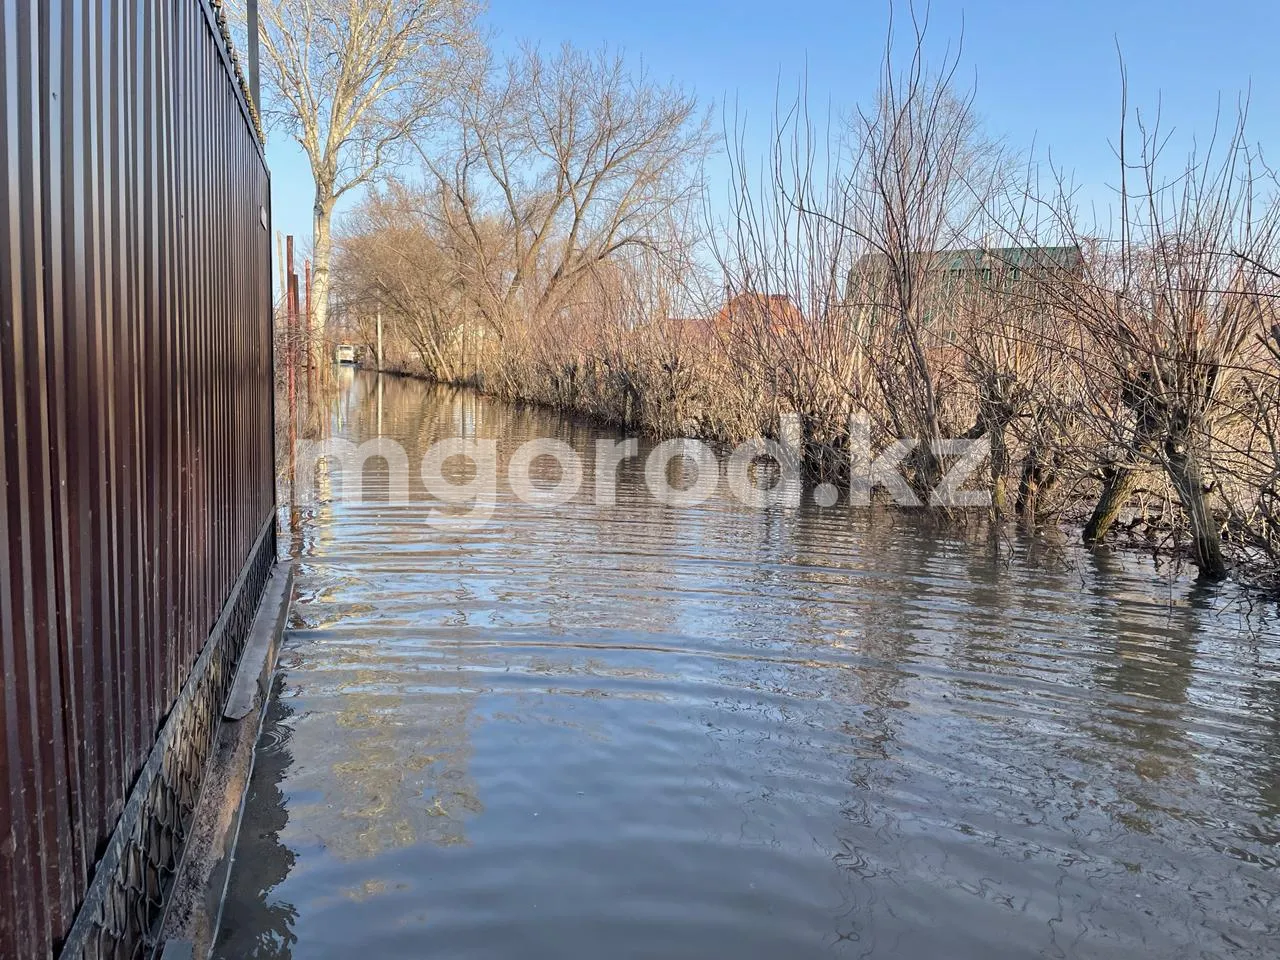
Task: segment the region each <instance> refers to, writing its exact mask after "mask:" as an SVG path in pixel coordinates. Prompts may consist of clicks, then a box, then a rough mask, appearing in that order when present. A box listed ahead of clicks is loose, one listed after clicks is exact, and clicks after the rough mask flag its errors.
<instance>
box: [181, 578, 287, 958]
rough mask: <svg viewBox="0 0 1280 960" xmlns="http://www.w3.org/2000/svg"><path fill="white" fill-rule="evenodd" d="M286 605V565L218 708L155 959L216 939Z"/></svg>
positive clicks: (273, 581) (192, 952) (195, 954)
mask: <svg viewBox="0 0 1280 960" xmlns="http://www.w3.org/2000/svg"><path fill="white" fill-rule="evenodd" d="M292 599H293V564H292V563H291V562H289V561H283V562H281V563H279V564H277V566H276V568H275V569H274V570H273V571H272V573H271V576H270V578H269V579H268V580H267V584H266V587H265V588H264V590H263V594H262V603H261V604H260V605H259V607H258V613H257V616H256V618H255V619H254V621H253V625H252V627H251V628H250V630H249V636H248V639H247V641H246V643H245V649H244V654H243V655H242V657H241V659H240V666H239V668H238V670H237V673H236V677H235V680H234V682H233V683H232V686H231V692H230V694H229V695H228V696H227V702H226V705H225V707H224V708H223V717H222V722H221V723H220V724H219V726H218V733H217V738H216V740H215V742H214V747H213V755H212V757H211V758H210V761H209V767H208V771H207V773H206V775H205V782H204V786H203V787H202V789H201V791H200V801H199V803H198V804H197V805H196V811H195V817H194V820H193V823H192V827H191V832H190V835H189V837H188V839H187V844H186V852H185V854H184V857H183V862H182V865H181V866H180V867H179V869H178V873H177V876H176V877H175V880H174V885H173V894H172V897H171V899H170V902H169V907H168V910H167V912H166V914H165V918H164V921H163V923H162V925H161V935H160V951H159V952H158V955H159V956H160V957H161V958H162V960H168V958H170V957H184V958H195V960H205V958H207V957H209V955H210V954H211V953H212V951H213V947H214V944H215V943H216V941H217V936H218V923H219V920H220V918H221V914H222V901H223V897H224V896H225V894H226V889H227V881H228V879H229V878H230V875H231V863H232V859H233V857H234V854H235V848H236V840H237V838H238V837H239V834H240V822H241V819H242V816H243V813H244V800H245V795H246V793H247V792H248V787H249V778H250V776H251V774H252V773H253V755H254V747H255V745H256V744H257V741H258V733H259V731H260V729H261V727H262V718H263V716H264V715H265V713H266V707H267V702H268V701H269V700H270V699H271V681H272V677H273V675H274V673H275V664H276V657H277V655H278V654H279V652H280V642H281V639H282V637H283V635H284V630H285V625H286V622H287V619H288V614H289V606H290V603H291V601H292Z"/></svg>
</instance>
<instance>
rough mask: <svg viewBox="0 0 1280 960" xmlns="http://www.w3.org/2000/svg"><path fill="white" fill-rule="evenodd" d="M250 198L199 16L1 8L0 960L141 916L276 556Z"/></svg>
mask: <svg viewBox="0 0 1280 960" xmlns="http://www.w3.org/2000/svg"><path fill="white" fill-rule="evenodd" d="M268 205H269V198H268V176H267V170H266V164H265V161H264V157H263V152H262V147H261V144H260V142H259V139H258V136H257V134H256V133H255V128H254V124H253V121H252V117H251V112H250V109H249V107H248V104H247V102H246V99H245V97H244V96H243V94H242V89H241V84H240V83H239V82H238V79H237V76H236V72H235V68H234V64H233V61H232V58H231V56H230V54H229V52H228V50H227V47H226V44H225V42H224V39H223V34H222V32H221V27H220V24H219V22H218V18H217V14H216V12H215V10H214V9H213V8H212V7H211V6H210V5H209V3H208V2H207V0H112V2H109V3H102V2H101V0H0V227H2V228H3V229H4V231H5V235H4V240H3V243H0V424H2V425H3V431H4V432H3V437H2V438H0V477H2V478H3V482H4V488H5V499H4V508H3V510H2V511H0V557H3V560H4V567H3V571H0V658H2V661H0V667H2V669H3V671H4V695H3V697H0V775H2V776H3V778H4V782H3V784H0V957H5V958H8V957H46V956H53V955H57V954H59V953H60V952H61V953H62V954H63V955H64V956H73V955H74V956H138V955H140V954H141V953H142V952H143V951H144V949H145V948H146V946H147V945H148V938H149V936H150V934H151V932H152V931H153V930H154V927H155V924H156V922H157V920H158V918H159V911H160V908H161V903H162V901H163V898H164V893H165V889H166V884H167V882H168V880H169V878H170V876H171V875H172V871H173V869H174V867H175V866H176V862H177V858H178V857H179V855H180V851H181V847H182V842H183V840H184V839H185V833H186V830H187V828H188V827H189V824H190V814H191V810H192V808H193V806H194V803H195V799H196V794H197V791H198V787H199V782H200V777H201V773H202V770H203V767H204V761H205V758H206V757H207V755H208V750H209V743H210V742H211V739H212V735H213V728H214V725H215V723H216V718H217V714H218V711H219V709H220V707H221V703H222V698H223V697H224V696H225V693H226V688H227V685H228V684H229V682H230V678H231V677H230V675H231V672H232V671H233V668H234V665H235V662H236V659H237V658H238V656H239V650H240V647H241V645H242V644H243V639H244V633H245V631H246V630H247V627H248V623H249V621H250V620H251V619H252V614H253V611H254V608H255V607H256V605H257V602H258V597H259V595H260V593H261V589H262V584H263V583H264V582H265V579H266V576H267V573H268V572H269V569H270V566H271V563H272V562H273V560H274V550H275V541H274V530H273V526H272V523H273V509H272V507H273V501H274V469H273V464H272V439H271V432H272V412H271V411H272V366H271V364H272V360H271V331H270V276H269V271H270V261H269V245H268V229H267V228H268V224H269V212H268Z"/></svg>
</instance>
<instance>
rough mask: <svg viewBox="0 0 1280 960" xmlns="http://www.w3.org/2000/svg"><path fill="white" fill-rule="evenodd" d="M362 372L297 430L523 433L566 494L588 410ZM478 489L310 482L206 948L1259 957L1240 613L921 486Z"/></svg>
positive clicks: (1262, 802)
mask: <svg viewBox="0 0 1280 960" xmlns="http://www.w3.org/2000/svg"><path fill="white" fill-rule="evenodd" d="M375 382H376V381H375V380H374V379H373V378H370V377H367V376H364V375H357V376H355V377H353V378H352V379H351V381H350V383H349V384H346V385H345V386H344V389H343V391H342V392H341V393H340V394H339V395H338V397H337V399H336V400H335V402H334V407H333V412H332V415H331V417H330V423H331V425H332V428H333V430H334V431H335V433H336V434H337V435H341V436H345V437H348V438H350V439H353V440H356V441H360V440H363V439H366V438H368V437H372V436H375V435H377V433H378V430H379V424H381V430H382V431H383V433H384V434H385V435H387V436H391V437H394V438H396V439H398V440H401V441H402V442H404V443H405V445H406V447H407V448H409V451H408V452H409V456H410V462H411V463H417V462H420V459H421V453H422V451H423V449H425V447H426V446H427V445H429V444H430V443H431V442H432V441H433V440H434V439H437V438H440V437H444V436H456V435H459V434H463V433H466V434H468V435H473V436H476V437H481V438H484V437H494V438H496V439H497V440H498V441H499V450H500V456H501V457H509V456H510V454H511V452H512V451H513V450H514V449H515V447H516V446H518V445H519V443H520V442H522V441H523V440H524V439H527V438H530V437H533V436H556V437H559V438H561V439H564V440H566V441H568V442H569V443H571V444H572V445H573V446H574V447H575V449H578V450H579V451H581V452H582V453H583V454H584V457H586V458H587V460H588V464H587V468H588V470H587V477H588V482H587V484H586V487H587V488H588V489H590V485H591V484H590V477H591V464H590V456H591V453H592V449H593V447H592V444H593V442H594V440H595V439H596V438H598V437H601V436H612V434H609V433H607V432H604V431H600V430H596V429H594V428H591V427H587V426H584V425H583V424H581V423H579V422H575V421H572V420H569V419H566V418H563V417H559V416H557V415H555V414H551V413H547V412H545V411H536V410H529V409H520V408H514V407H510V406H505V405H502V404H498V403H495V402H491V401H487V400H484V399H482V398H478V397H476V396H475V395H473V394H469V393H458V392H448V391H443V390H437V389H433V388H429V387H426V386H424V385H422V384H419V383H414V382H410V381H403V380H398V379H390V378H384V379H383V380H382V381H381V389H380V390H379V389H377V388H375V386H374V384H375ZM535 466H536V465H535ZM370 470H371V472H374V473H375V475H376V468H374V467H370ZM419 493H421V491H419ZM498 498H499V504H498V511H497V513H496V515H495V517H494V520H493V522H492V523H490V524H488V525H487V526H485V527H482V528H480V529H478V530H475V531H471V532H445V533H442V532H439V531H429V530H426V529H425V528H424V525H423V524H422V523H421V518H422V515H423V511H425V510H427V509H429V505H428V504H426V503H417V504H411V505H409V506H405V505H395V506H388V505H385V504H383V505H380V504H376V503H374V504H370V503H365V504H356V503H351V502H349V501H346V500H344V499H343V498H342V497H341V494H340V491H338V490H331V491H330V496H328V497H327V498H325V500H326V502H322V503H319V504H317V505H315V506H313V507H309V508H308V510H307V514H306V517H305V522H304V524H303V526H302V528H301V529H300V531H298V533H297V534H296V539H295V541H294V542H295V547H296V549H297V550H298V553H299V555H300V562H299V570H298V584H299V603H298V605H297V607H296V608H295V617H294V622H293V625H292V626H293V629H292V632H291V634H290V637H289V639H288V641H287V643H286V648H285V650H284V651H283V654H282V659H281V666H282V678H281V681H280V686H279V697H278V699H277V700H276V701H275V702H274V704H273V707H272V715H271V717H270V718H269V721H268V724H267V726H266V728H265V730H264V735H263V737H264V740H263V749H262V750H261V752H260V757H259V762H258V764H257V767H256V768H255V773H254V783H253V787H252V792H251V795H250V798H249V801H248V806H247V809H246V818H245V827H244V831H243V833H242V839H241V846H240V850H239V854H238V861H237V865H236V868H235V871H234V873H233V877H232V889H231V892H230V899H229V901H228V906H227V910H226V914H225V917H224V940H223V943H222V947H221V950H220V953H221V955H223V956H227V957H232V956H247V955H259V956H295V957H329V956H332V957H348V956H352V955H358V954H359V953H360V952H367V954H368V955H369V956H378V957H421V956H439V957H451V958H452V957H512V956H519V957H557V958H565V957H598V956H610V957H614V956H628V957H664V958H666V957H718V956H732V957H735V958H742V957H770V958H774V957H804V956H858V957H935V956H936V957H944V956H945V957H948V958H960V957H975V958H976V957H982V958H990V957H1006V956H1007V957H1023V956H1091V957H1117V958H1119V957H1124V958H1132V957H1161V958H1163V957H1169V956H1181V955H1199V954H1201V953H1203V954H1204V955H1209V956H1228V957H1264V956H1266V957H1270V956H1274V955H1275V952H1276V951H1275V949H1274V947H1275V944H1276V942H1277V937H1278V936H1280V920H1277V917H1280V902H1277V901H1278V898H1280V875H1278V873H1277V855H1276V852H1275V842H1276V839H1277V833H1278V831H1277V826H1280V786H1277V781H1278V778H1280V716H1278V712H1280V679H1277V673H1276V667H1277V661H1278V660H1280V656H1278V653H1277V649H1278V647H1277V642H1276V636H1275V634H1274V633H1273V632H1269V630H1270V627H1269V626H1268V625H1267V624H1268V621H1264V620H1263V619H1262V617H1263V616H1269V615H1270V613H1269V611H1261V610H1259V611H1256V612H1255V613H1256V616H1255V618H1254V619H1253V620H1252V621H1250V622H1249V623H1248V624H1246V623H1244V622H1242V620H1241V615H1240V611H1239V610H1238V609H1237V608H1235V607H1234V606H1232V605H1231V604H1229V603H1227V602H1226V601H1224V600H1223V599H1220V598H1216V597H1213V596H1210V595H1204V594H1200V593H1197V591H1196V589H1195V588H1194V587H1193V586H1192V585H1190V584H1188V583H1185V582H1182V581H1172V582H1168V581H1163V580H1161V579H1160V578H1159V577H1157V576H1156V575H1155V574H1154V573H1153V572H1152V570H1151V569H1150V568H1149V566H1147V565H1146V564H1144V563H1142V562H1140V561H1137V560H1134V559H1132V558H1121V557H1117V556H1115V555H1111V554H1107V553H1099V554H1096V555H1089V554H1084V553H1082V552H1079V551H1077V550H1075V549H1074V548H1072V547H1070V546H1067V545H1063V544H1060V543H1058V544H1055V543H1054V542H1052V541H1050V540H1043V539H1042V540H1028V539H1026V538H1022V537H1019V536H1016V535H1002V536H1000V537H998V538H996V539H994V540H993V539H990V538H988V536H987V535H986V534H985V533H984V532H983V531H981V530H974V531H970V533H969V535H967V536H963V537H962V536H958V535H957V534H956V532H955V531H948V530H946V529H944V528H940V527H938V526H937V525H936V524H933V523H932V522H931V521H930V520H928V518H925V517H920V516H913V515H906V514H892V513H869V512H854V513H850V512H848V511H846V510H844V509H842V508H835V509H830V510H820V509H817V508H809V507H806V508H802V509H801V510H799V511H791V512H787V511H781V510H773V511H755V510H750V509H747V508H745V507H742V506H740V505H737V504H735V503H732V502H729V501H726V500H723V499H720V498H716V499H713V500H711V501H709V502H708V503H706V504H704V505H702V506H700V507H694V508H689V509H673V508H667V507H662V506H660V505H658V504H656V503H654V502H652V501H651V500H649V499H647V497H646V496H645V495H644V491H643V487H642V467H641V466H640V465H639V464H634V463H633V464H630V465H627V466H624V468H623V470H622V471H621V475H620V487H619V497H618V500H619V502H618V505H617V506H616V507H615V508H612V509H602V508H597V507H595V506H594V505H593V504H591V503H590V502H587V500H585V499H584V500H581V501H575V502H573V503H570V504H568V505H566V506H564V507H560V508H555V509H548V508H539V507H530V506H525V505H522V504H516V503H513V502H512V499H511V496H510V494H509V493H508V492H506V491H505V487H502V486H500V487H499V495H498ZM1260 625H1261V627H1260ZM1250 626H1251V627H1252V629H1249V627H1250Z"/></svg>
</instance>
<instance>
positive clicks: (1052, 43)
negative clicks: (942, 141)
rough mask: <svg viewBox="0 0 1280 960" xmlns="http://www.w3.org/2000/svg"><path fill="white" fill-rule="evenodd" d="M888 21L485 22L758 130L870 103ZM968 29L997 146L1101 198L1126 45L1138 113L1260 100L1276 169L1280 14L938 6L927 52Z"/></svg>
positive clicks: (1191, 124)
mask: <svg viewBox="0 0 1280 960" xmlns="http://www.w3.org/2000/svg"><path fill="white" fill-rule="evenodd" d="M888 9H889V7H888V4H887V2H886V0H791V2H789V3H788V2H779V0H742V2H737V3H731V2H727V0H641V2H636V3H626V2H622V0H490V9H489V11H488V14H487V16H486V20H487V22H488V24H489V26H490V27H491V28H492V29H493V30H494V31H495V33H496V38H495V42H496V43H497V45H498V47H499V48H500V49H501V48H503V47H505V46H509V45H514V43H515V42H516V41H518V40H532V41H535V42H538V43H541V44H543V45H544V46H556V45H559V44H560V43H561V42H563V41H570V42H572V43H574V44H576V45H579V46H584V47H598V46H600V45H601V44H605V43H607V44H609V45H610V46H613V47H618V48H621V49H622V50H623V51H624V52H625V53H626V54H627V55H628V56H629V57H634V58H642V59H643V60H644V62H645V64H646V65H647V66H648V68H649V70H650V71H651V72H652V73H653V74H654V75H655V76H657V77H659V78H662V79H667V78H670V79H673V80H675V81H677V82H679V83H681V84H683V85H685V86H686V87H689V88H691V89H693V90H694V91H696V92H697V94H698V95H699V97H700V98H702V99H703V100H704V101H714V102H715V103H716V104H717V108H719V106H720V105H722V104H724V103H726V102H727V103H729V104H733V103H734V102H735V101H736V102H737V104H738V106H739V108H740V109H741V110H743V111H745V112H746V114H747V116H748V121H749V123H750V124H751V126H752V128H753V129H755V130H761V129H762V128H767V124H768V117H769V114H770V112H771V110H772V106H773V102H774V96H775V92H776V90H777V87H778V84H779V81H781V82H782V84H783V87H784V89H787V88H794V84H795V82H796V79H797V78H798V77H799V75H800V74H801V73H802V71H804V70H805V69H806V68H807V70H808V75H809V91H810V98H811V101H812V102H813V103H814V105H815V107H816V106H817V105H819V104H825V103H826V102H827V101H828V99H829V100H830V102H831V103H832V104H833V105H834V106H835V107H837V108H844V107H847V106H849V105H851V104H853V103H856V102H858V101H859V100H865V99H866V98H867V97H868V96H869V95H870V94H871V93H872V92H873V90H874V86H875V81H876V71H877V65H878V63H879V59H880V52H881V49H882V46H883V42H884V40H883V38H884V32H885V27H886V24H887V22H888ZM962 27H963V33H964V50H963V55H962V65H963V68H964V70H965V76H966V77H968V78H972V79H973V80H974V82H975V84H976V88H977V107H978V109H979V111H980V112H981V113H982V114H983V116H984V117H985V118H986V120H987V124H988V128H989V130H990V132H991V133H992V134H993V135H996V136H998V137H1002V138H1004V139H1005V140H1006V141H1007V142H1008V143H1009V144H1010V145H1012V146H1017V147H1024V148H1025V147H1029V146H1030V145H1031V144H1032V143H1033V142H1034V143H1035V144H1036V145H1037V150H1038V152H1039V153H1041V155H1043V154H1044V152H1045V151H1046V150H1047V149H1051V150H1052V155H1053V158H1054V160H1055V162H1056V163H1057V164H1059V165H1061V166H1063V167H1066V168H1067V169H1068V170H1070V171H1072V172H1073V173H1074V175H1075V177H1076V180H1077V181H1078V182H1079V183H1081V184H1082V185H1084V186H1086V187H1087V189H1089V191H1090V193H1091V194H1093V195H1095V196H1103V195H1104V185H1106V184H1110V183H1114V182H1115V173H1114V170H1115V163H1114V159H1113V157H1112V154H1111V150H1110V146H1109V140H1111V139H1113V138H1114V134H1115V131H1116V129H1117V124H1118V115H1119V102H1120V97H1119V80H1118V76H1119V72H1118V67H1117V60H1116V45H1117V43H1118V44H1119V46H1120V49H1121V50H1122V52H1123V54H1124V57H1125V61H1126V64H1127V67H1128V72H1129V88H1130V101H1131V104H1133V105H1135V106H1141V107H1143V108H1144V109H1145V108H1150V107H1154V105H1155V104H1156V103H1157V101H1158V100H1159V102H1161V104H1162V110H1163V115H1164V119H1165V123H1166V124H1168V125H1172V126H1174V127H1176V128H1177V130H1178V131H1179V132H1180V133H1182V134H1191V133H1194V132H1200V133H1201V134H1204V133H1207V131H1208V130H1209V128H1210V127H1211V125H1212V122H1213V117H1214V111H1215V108H1216V104H1217V102H1218V97H1219V95H1220V94H1221V95H1222V96H1223V99H1224V102H1225V103H1226V104H1228V105H1231V104H1233V103H1234V98H1235V96H1236V95H1237V93H1239V92H1240V91H1242V90H1245V89H1246V88H1251V89H1252V109H1251V121H1250V131H1251V134H1252V138H1253V139H1254V140H1257V141H1261V143H1262V144H1263V146H1264V148H1267V147H1270V148H1271V150H1272V151H1274V153H1275V154H1276V155H1277V157H1276V159H1277V160H1280V113H1278V112H1277V104H1278V103H1280V0H1217V2H1212V0H1110V2H1107V0H1074V2H1069V0H1054V2H1045V0H1016V2H1015V0H933V4H932V11H931V26H930V45H931V46H934V47H936V48H939V49H940V48H941V47H942V46H943V45H945V43H946V42H947V41H948V40H949V39H954V38H957V37H959V35H960V33H961V28H962ZM719 116H720V114H719V112H718V111H717V118H719ZM717 122H719V121H718V119H717ZM267 155H268V159H269V160H270V162H271V166H272V182H273V215H274V226H275V228H276V229H279V230H282V231H284V232H286V233H287V232H293V233H295V234H297V235H298V236H299V238H300V239H302V240H303V242H304V243H307V242H308V241H309V237H310V230H311V226H310V215H311V214H310V211H311V177H310V172H309V169H308V168H307V165H306V160H305V158H304V157H303V156H302V154H301V153H300V152H299V151H298V149H297V148H296V146H293V145H292V144H290V143H288V142H286V141H285V138H284V137H283V136H280V135H276V136H275V137H273V138H272V142H271V143H269V145H268V150H267ZM341 210H342V207H339V213H341Z"/></svg>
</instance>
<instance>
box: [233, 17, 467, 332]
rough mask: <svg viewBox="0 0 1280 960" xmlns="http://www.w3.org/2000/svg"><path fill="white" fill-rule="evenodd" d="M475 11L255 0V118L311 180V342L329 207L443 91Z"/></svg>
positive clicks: (328, 239)
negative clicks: (284, 138) (296, 153)
mask: <svg viewBox="0 0 1280 960" xmlns="http://www.w3.org/2000/svg"><path fill="white" fill-rule="evenodd" d="M478 10H479V4H478V3H477V2H476V0H260V12H259V25H260V40H261V47H262V51H263V54H264V65H265V71H264V73H265V80H266V89H267V95H266V97H265V104H264V109H263V111H262V112H263V116H264V118H265V119H266V121H267V123H268V124H269V125H275V126H279V127H280V128H281V129H283V130H285V131H287V132H288V134H289V135H290V136H292V137H293V138H294V139H295V140H296V141H297V142H298V144H299V145H300V146H301V147H302V149H303V150H304V151H305V152H306V154H307V158H308V160H309V161H310V163H311V174H312V177H313V178H314V180H315V204H314V208H313V229H314V237H313V252H314V271H313V273H312V279H311V302H312V305H313V315H312V331H313V334H314V336H313V340H314V342H315V343H316V345H317V347H318V346H319V343H320V340H321V338H322V336H323V332H324V328H325V321H326V318H327V315H328V308H329V269H330V259H331V256H332V249H333V240H332V220H333V210H334V206H335V204H336V203H337V201H338V200H339V198H341V197H342V196H343V194H345V193H347V192H348V191H350V190H352V189H355V188H356V187H359V186H361V185H363V184H366V183H368V182H370V180H371V179H373V178H374V177H375V176H376V175H378V173H379V172H380V171H382V170H383V169H384V167H385V165H386V164H387V163H388V161H389V160H391V159H392V157H393V156H394V155H395V154H396V153H397V151H398V150H399V149H400V148H401V146H402V145H403V144H404V142H405V141H406V138H408V137H409V136H411V135H413V134H414V133H416V132H419V131H420V128H421V126H422V124H423V122H424V121H425V120H426V119H428V118H429V117H431V116H432V115H433V113H434V112H435V111H436V109H437V108H438V107H439V105H440V104H441V102H442V101H443V100H444V99H445V98H446V96H447V95H448V94H449V93H450V92H451V89H452V83H453V81H454V79H455V78H456V76H457V72H458V69H459V65H460V63H461V62H462V61H463V60H464V59H465V55H466V54H468V53H469V52H470V51H471V50H472V49H473V48H474V46H475V42H476V35H475V29H474V21H475V17H476V15H477V13H478ZM242 22H243V21H242Z"/></svg>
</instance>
